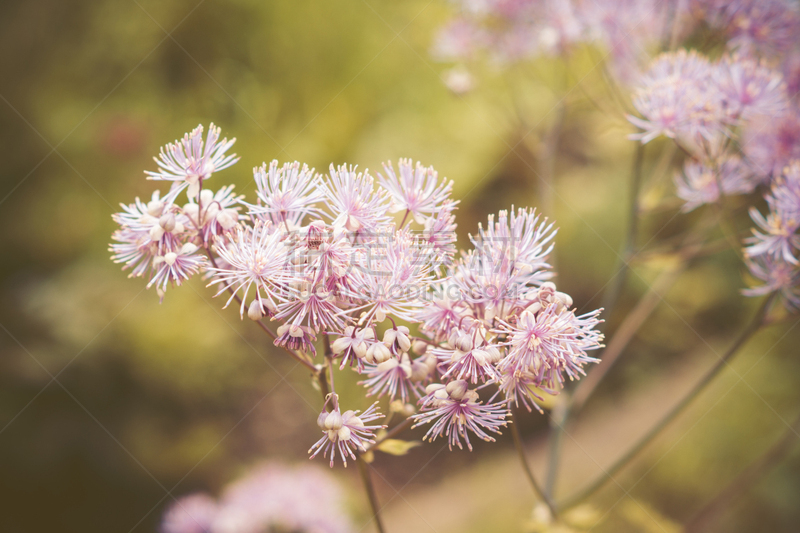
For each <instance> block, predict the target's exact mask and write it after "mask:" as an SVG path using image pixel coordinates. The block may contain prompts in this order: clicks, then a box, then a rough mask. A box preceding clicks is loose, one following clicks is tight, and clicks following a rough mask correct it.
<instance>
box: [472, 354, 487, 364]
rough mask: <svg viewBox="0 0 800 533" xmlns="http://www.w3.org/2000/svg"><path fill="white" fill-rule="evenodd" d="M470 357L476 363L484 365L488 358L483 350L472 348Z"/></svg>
mask: <svg viewBox="0 0 800 533" xmlns="http://www.w3.org/2000/svg"><path fill="white" fill-rule="evenodd" d="M472 358H473V359H475V362H476V363H478V365H480V366H484V365H485V364H486V361H488V360H489V354H487V353H486V352H485V351H483V350H472Z"/></svg>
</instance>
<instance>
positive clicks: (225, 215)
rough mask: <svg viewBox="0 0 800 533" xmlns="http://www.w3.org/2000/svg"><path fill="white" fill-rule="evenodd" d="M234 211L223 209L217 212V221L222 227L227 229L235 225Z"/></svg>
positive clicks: (235, 216)
mask: <svg viewBox="0 0 800 533" xmlns="http://www.w3.org/2000/svg"><path fill="white" fill-rule="evenodd" d="M236 219H237V215H236V211H232V210H230V209H225V210H223V211H220V212H219V214H217V223H218V224H219V225H220V226H222V229H225V230H229V229H231V228H232V227H234V226H235V225H236V222H237V220H236Z"/></svg>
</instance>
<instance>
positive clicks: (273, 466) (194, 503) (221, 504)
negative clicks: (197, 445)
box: [160, 463, 353, 533]
mask: <svg viewBox="0 0 800 533" xmlns="http://www.w3.org/2000/svg"><path fill="white" fill-rule="evenodd" d="M343 494H344V492H343V490H342V487H340V486H339V484H338V483H336V481H335V479H333V478H332V477H331V476H330V475H329V474H327V473H326V472H325V471H323V470H321V469H319V468H316V467H312V466H303V467H294V468H289V467H286V466H284V465H281V464H277V463H266V464H263V465H260V466H258V467H256V468H254V469H252V470H251V471H250V472H248V474H247V475H246V476H244V477H243V478H241V479H238V480H236V481H234V482H233V483H231V484H230V485H228V486H227V487H226V488H225V490H224V492H223V494H222V497H221V498H219V500H215V499H214V498H212V497H210V496H207V495H204V494H195V495H191V496H187V497H184V498H181V499H180V500H178V501H177V502H176V503H175V504H173V505H172V506H170V507H169V508H168V510H167V512H166V513H165V515H164V518H163V520H162V523H161V528H160V530H161V532H162V533H264V532H266V531H298V532H299V531H307V532H315V533H346V532H349V531H353V524H352V523H351V522H350V520H349V518H348V517H347V515H346V514H344V513H343V512H342V509H343V508H344V507H345V505H344V503H345V502H344V497H343Z"/></svg>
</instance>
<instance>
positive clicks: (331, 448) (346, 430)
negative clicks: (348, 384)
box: [308, 395, 386, 468]
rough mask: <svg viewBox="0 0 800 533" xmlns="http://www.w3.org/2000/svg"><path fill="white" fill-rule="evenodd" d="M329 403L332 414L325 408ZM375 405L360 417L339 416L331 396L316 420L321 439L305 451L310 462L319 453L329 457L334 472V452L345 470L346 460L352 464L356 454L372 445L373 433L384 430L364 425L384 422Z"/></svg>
mask: <svg viewBox="0 0 800 533" xmlns="http://www.w3.org/2000/svg"><path fill="white" fill-rule="evenodd" d="M331 399H332V400H333V404H334V407H333V409H332V410H331V411H327V410H326V408H327V405H328V402H329V401H331ZM376 405H377V403H374V404H372V405H371V406H370V407H369V409H367V410H366V411H364V412H363V413H362V414H361V415H360V416H359V413H360V411H345V412H344V414H342V413H341V412H340V411H339V406H338V399H337V397H336V395H331V396H330V397H329V398H328V400H327V401H326V402H325V406H324V407H323V409H322V412H321V413H320V414H319V417H317V425H318V426H319V428H320V429H321V430H322V433H323V437H322V438H321V439H319V440H318V441H317V442H316V443H315V444H314V445H313V446H312V447H311V449H310V450H308V453H310V454H311V458H312V459H313V458H314V457H316V456H317V455H318V454H319V452H322V456H323V457H327V456H328V454H329V453H330V455H331V468H333V463H334V460H335V459H336V454H337V452H338V454H339V458H340V459H341V460H342V462H343V463H344V466H347V457H348V456H349V457H350V458H351V459H352V460H354V461H355V460H356V454H355V452H356V451H361V452H364V451H366V450H367V445H369V444H372V443H374V442H375V439H374V435H375V431H377V430H379V429H382V428H385V427H386V426H384V425H372V426H367V425H365V424H366V423H367V422H372V421H373V420H377V419H379V418H383V415H382V414H380V413H378V412H377V411H376V407H375V406H376Z"/></svg>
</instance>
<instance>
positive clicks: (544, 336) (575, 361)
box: [496, 303, 603, 390]
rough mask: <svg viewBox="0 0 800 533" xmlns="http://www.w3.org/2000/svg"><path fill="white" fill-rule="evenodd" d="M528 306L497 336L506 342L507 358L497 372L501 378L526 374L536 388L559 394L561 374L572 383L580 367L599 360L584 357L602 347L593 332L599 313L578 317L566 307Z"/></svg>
mask: <svg viewBox="0 0 800 533" xmlns="http://www.w3.org/2000/svg"><path fill="white" fill-rule="evenodd" d="M536 307H537V306H535V305H534V306H531V307H530V308H528V309H527V310H526V311H524V312H522V314H520V315H519V317H518V319H517V321H516V324H514V325H512V324H510V323H508V322H505V321H502V322H501V325H500V326H499V327H498V328H497V330H496V333H498V334H499V335H503V336H505V337H506V338H507V340H506V341H505V342H501V343H500V345H503V346H508V356H507V357H506V358H505V359H503V360H502V361H500V363H499V364H498V368H499V370H500V372H501V373H503V374H515V373H516V372H529V373H531V374H533V375H535V376H536V377H537V381H538V383H537V384H542V385H544V386H545V387H547V388H548V389H551V390H559V389H560V388H561V387H562V386H563V382H564V377H563V373H566V374H567V376H568V377H569V378H570V380H572V379H576V378H578V377H580V375H582V374H584V371H583V366H584V365H585V364H587V363H595V362H597V361H598V360H597V359H594V358H592V357H589V356H588V355H586V351H588V350H596V349H598V348H600V347H601V346H602V345H601V344H600V342H601V341H602V338H603V336H602V334H601V333H600V332H598V331H596V330H595V329H594V327H595V326H596V325H597V324H599V323H600V320H599V319H598V318H597V315H598V314H599V313H600V310H597V311H593V312H591V313H587V314H585V315H581V316H575V313H574V312H572V311H571V310H569V309H567V308H566V306H563V305H559V304H557V303H556V304H551V305H548V306H547V307H544V308H541V309H538V310H536Z"/></svg>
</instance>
